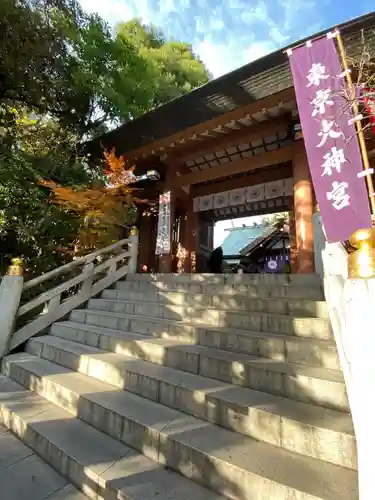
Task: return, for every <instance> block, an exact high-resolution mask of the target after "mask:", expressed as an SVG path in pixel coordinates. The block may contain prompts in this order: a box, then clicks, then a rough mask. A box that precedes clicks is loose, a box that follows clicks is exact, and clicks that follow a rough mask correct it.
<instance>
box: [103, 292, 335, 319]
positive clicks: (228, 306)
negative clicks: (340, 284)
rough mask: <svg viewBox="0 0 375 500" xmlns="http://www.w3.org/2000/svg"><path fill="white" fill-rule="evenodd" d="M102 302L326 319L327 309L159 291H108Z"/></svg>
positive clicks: (310, 303) (320, 304)
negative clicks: (140, 303) (155, 304)
mask: <svg viewBox="0 0 375 500" xmlns="http://www.w3.org/2000/svg"><path fill="white" fill-rule="evenodd" d="M102 298H103V299H110V300H122V301H132V302H147V303H151V302H157V303H159V304H166V305H168V306H185V307H197V306H198V307H199V306H200V307H208V308H217V309H221V310H226V311H227V310H232V311H247V312H249V311H255V312H264V313H270V314H289V315H291V316H293V315H294V316H306V317H312V318H324V319H328V317H329V316H328V307H327V303H326V302H325V301H320V300H297V299H286V298H277V299H273V298H269V297H265V298H254V297H244V296H243V295H242V296H241V295H210V294H192V293H189V292H168V291H163V290H158V289H156V290H152V289H151V290H150V291H148V292H145V291H132V290H117V289H114V290H111V289H107V290H104V291H103V292H102Z"/></svg>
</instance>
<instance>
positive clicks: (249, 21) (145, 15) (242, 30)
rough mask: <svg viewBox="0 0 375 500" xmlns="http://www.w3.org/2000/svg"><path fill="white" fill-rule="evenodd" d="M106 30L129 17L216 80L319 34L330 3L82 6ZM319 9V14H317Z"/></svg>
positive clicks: (106, 0) (132, 1)
mask: <svg viewBox="0 0 375 500" xmlns="http://www.w3.org/2000/svg"><path fill="white" fill-rule="evenodd" d="M81 3H82V6H83V7H84V8H85V9H86V10H88V11H91V12H98V13H99V15H100V16H101V17H103V18H104V19H105V20H106V21H107V22H108V23H109V24H111V25H112V26H114V25H115V24H116V23H117V22H121V21H127V20H129V19H132V18H134V17H138V18H141V20H142V21H143V22H144V23H146V24H147V23H150V22H152V23H153V24H154V25H155V26H157V27H159V28H161V29H162V30H163V31H164V33H165V35H166V36H167V37H171V36H172V37H173V38H175V39H180V40H184V41H187V42H189V43H191V44H192V46H193V50H194V51H195V52H196V53H197V54H199V56H200V57H201V59H202V60H203V62H204V63H205V64H206V66H207V67H208V69H209V70H210V72H211V73H212V74H213V75H214V76H215V77H218V76H221V75H223V74H225V73H227V72H229V71H232V70H233V69H235V68H237V67H239V66H242V65H243V64H246V63H248V62H251V61H253V60H255V59H258V58H260V57H263V56H264V55H266V54H268V53H270V52H273V51H274V50H277V49H280V48H281V47H283V46H285V45H288V44H289V43H290V42H292V41H295V40H298V39H299V38H302V37H304V36H306V34H307V32H311V31H317V30H318V29H321V28H322V19H323V22H324V17H323V16H322V15H321V12H322V8H324V9H325V11H327V9H328V7H329V6H332V5H333V0H319V2H318V0H303V1H300V2H295V1H294V0H253V1H252V2H250V3H249V0H194V1H193V0H81ZM318 6H319V9H318Z"/></svg>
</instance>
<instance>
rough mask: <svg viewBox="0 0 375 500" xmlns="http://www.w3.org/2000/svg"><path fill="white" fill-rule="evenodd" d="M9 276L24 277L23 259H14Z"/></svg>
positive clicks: (9, 268) (8, 272) (9, 269)
mask: <svg viewBox="0 0 375 500" xmlns="http://www.w3.org/2000/svg"><path fill="white" fill-rule="evenodd" d="M7 275H8V276H22V275H23V262H22V259H21V258H19V257H16V258H15V259H12V265H11V266H9V267H8V271H7Z"/></svg>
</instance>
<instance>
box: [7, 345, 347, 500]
mask: <svg viewBox="0 0 375 500" xmlns="http://www.w3.org/2000/svg"><path fill="white" fill-rule="evenodd" d="M13 356H14V357H16V356H18V359H19V358H22V356H25V355H24V354H23V355H22V354H21V355H13ZM16 359H17V358H16ZM9 363H10V364H12V360H11V359H10V360H9ZM26 363H27V360H22V359H21V362H20V363H19V365H18V366H21V367H23V366H24V364H26ZM36 364H37V365H38V369H37V368H36V366H35V365H36ZM17 368H18V367H17ZM17 368H16V370H15V372H16V373H17V372H18V369H17ZM26 371H28V370H26V369H25V368H23V369H22V372H23V374H22V375H21V376H20V378H22V376H23V380H24V382H26V381H25V376H24V375H25V372H26ZM32 372H34V373H32ZM32 372H31V371H29V374H30V377H29V378H28V377H27V376H26V379H27V378H28V380H27V382H26V383H27V384H28V385H30V386H32V387H33V389H34V390H35V391H37V392H38V393H40V394H43V396H44V397H45V398H48V399H49V400H50V401H51V402H53V403H54V404H55V405H60V406H61V407H62V408H70V411H71V412H72V413H73V414H74V415H77V416H78V417H79V418H80V419H82V420H83V421H84V422H87V423H88V424H90V425H91V426H93V427H94V429H93V430H96V429H97V430H100V431H102V432H104V433H106V434H108V435H111V436H113V437H115V438H116V439H117V440H118V441H121V442H122V443H123V444H125V445H126V446H130V447H132V448H134V449H135V450H137V451H139V452H141V453H143V454H144V455H145V456H147V457H148V458H151V459H153V460H155V461H158V462H159V463H161V464H163V465H165V466H167V467H169V468H171V469H173V470H176V471H178V472H180V473H181V474H183V475H184V476H186V477H188V478H189V479H193V480H194V481H196V482H198V483H201V484H203V485H204V486H208V487H209V488H210V489H212V490H214V491H217V492H218V493H220V494H223V495H225V496H226V497H228V498H232V499H234V500H243V499H245V498H254V499H255V498H259V499H265V498H277V499H279V500H290V498H298V499H301V500H336V499H337V498H340V499H344V500H349V499H350V500H352V499H353V498H357V476H356V473H355V471H352V470H349V469H345V468H343V467H339V466H336V465H332V464H328V463H327V462H323V461H320V460H316V459H313V458H309V457H304V456H301V455H297V454H295V453H292V452H290V451H288V450H284V449H282V448H279V447H276V446H272V445H269V444H265V443H262V442H260V441H256V440H253V439H251V438H248V437H245V436H242V435H240V434H236V433H234V432H231V431H228V430H226V429H223V428H220V427H218V426H216V425H213V424H211V423H208V422H205V421H202V420H200V419H197V418H195V417H192V416H187V415H185V414H183V413H181V412H179V411H177V410H173V409H171V408H167V407H164V406H161V405H160V404H157V403H154V402H152V401H149V400H146V399H144V398H141V397H139V396H137V395H134V394H132V393H129V392H126V391H119V390H115V389H114V388H112V387H111V386H109V385H108V384H104V383H103V382H99V381H98V380H94V379H91V378H90V377H87V376H85V375H82V374H80V373H75V372H73V371H71V370H64V369H63V368H62V367H60V366H57V365H54V364H51V363H49V364H48V367H47V365H46V361H43V360H37V361H35V359H34V365H33V370H32ZM37 372H39V373H37ZM11 373H12V376H13V375H14V376H17V375H16V374H15V373H14V371H13V372H12V370H11ZM68 411H69V410H68ZM48 413H49V412H48V411H44V412H43V413H41V414H40V415H38V417H39V419H40V420H42V421H45V419H47V420H49V422H50V421H51V417H50V416H49V415H48ZM56 420H60V422H58V424H59V425H58V426H56V428H59V429H60V427H62V429H61V434H62V436H61V437H60V440H61V439H62V437H63V435H64V428H63V427H64V425H63V424H62V423H61V420H63V419H62V418H61V416H60V417H57V416H56V415H54V422H56ZM72 434H73V433H71V432H69V438H70V439H74V438H75V437H77V439H75V446H76V447H78V444H79V443H78V442H79V440H81V439H82V438H81V436H78V433H77V434H76V436H74V435H72ZM78 438H79V439H78ZM95 444H97V443H95ZM117 444H118V445H120V446H121V444H120V443H117ZM128 453H129V452H128ZM125 455H126V456H125V459H126V458H127V454H125ZM90 458H91V460H90V461H91V462H93V461H94V459H95V457H93V456H92V455H90ZM114 458H115V460H116V457H114ZM119 458H120V457H119ZM121 458H122V457H121ZM112 461H113V458H112V460H111V462H112ZM105 462H106V463H105V467H108V464H109V463H110V460H108V459H107V460H106V461H105ZM97 463H98V462H97ZM99 463H100V465H101V466H103V460H102V461H101V462H99ZM280 464H282V466H280ZM99 467H100V466H99ZM119 468H120V467H119ZM138 481H139V482H141V481H142V478H141V477H139V480H138ZM161 498H165V497H163V496H161ZM178 498H181V496H180V495H179V496H178Z"/></svg>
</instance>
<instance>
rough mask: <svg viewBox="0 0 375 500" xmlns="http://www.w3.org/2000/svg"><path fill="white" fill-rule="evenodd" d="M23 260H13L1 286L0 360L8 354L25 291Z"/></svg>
mask: <svg viewBox="0 0 375 500" xmlns="http://www.w3.org/2000/svg"><path fill="white" fill-rule="evenodd" d="M22 271H23V269H22V261H21V259H13V260H12V265H11V266H10V267H9V269H8V272H7V274H6V275H5V276H4V277H3V279H2V280H1V284H0V358H2V357H3V356H4V355H5V354H6V353H7V349H8V346H9V344H10V339H11V336H12V333H13V330H14V324H15V321H16V316H17V311H18V307H19V304H20V300H21V295H22V290H23V276H22V274H23V272H22Z"/></svg>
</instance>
